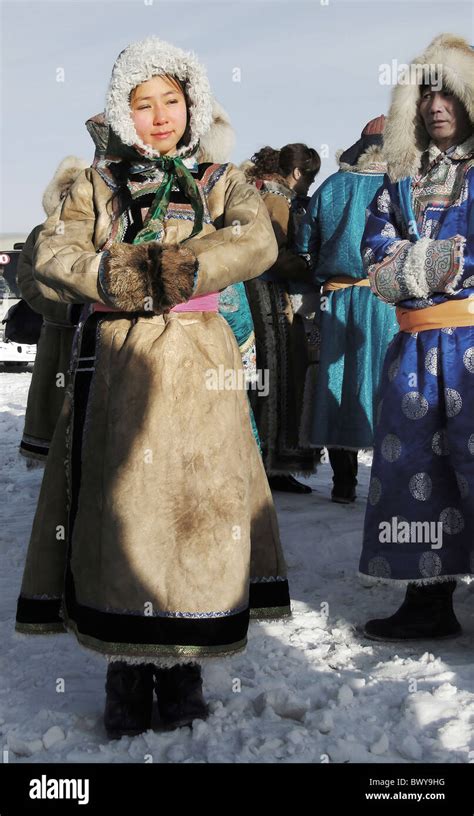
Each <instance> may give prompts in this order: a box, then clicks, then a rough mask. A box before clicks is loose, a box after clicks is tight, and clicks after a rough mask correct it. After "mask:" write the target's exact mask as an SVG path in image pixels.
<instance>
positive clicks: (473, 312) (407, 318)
mask: <svg viewBox="0 0 474 816" xmlns="http://www.w3.org/2000/svg"><path fill="white" fill-rule="evenodd" d="M396 311H397V320H398V324H399V326H400V331H405V332H418V331H429V329H447V328H449V327H453V328H455V327H456V326H474V301H473V300H472V298H464V299H463V300H446V301H445V302H444V303H439V304H438V305H437V306H427V307H426V309H402V308H400V307H399V306H397V310H396Z"/></svg>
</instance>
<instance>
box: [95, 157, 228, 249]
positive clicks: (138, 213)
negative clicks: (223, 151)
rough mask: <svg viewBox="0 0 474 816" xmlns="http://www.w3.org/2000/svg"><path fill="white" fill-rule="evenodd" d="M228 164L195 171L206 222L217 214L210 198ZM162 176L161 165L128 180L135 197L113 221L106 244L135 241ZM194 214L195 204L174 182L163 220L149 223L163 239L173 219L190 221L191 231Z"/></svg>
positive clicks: (208, 165) (204, 167) (201, 165)
mask: <svg viewBox="0 0 474 816" xmlns="http://www.w3.org/2000/svg"><path fill="white" fill-rule="evenodd" d="M227 167H228V165H227V164H200V165H198V166H197V167H196V170H195V171H193V176H194V178H195V180H196V183H197V186H198V190H199V194H200V196H201V200H202V203H203V224H211V223H212V221H213V219H215V217H216V216H215V214H214V216H212V214H211V212H210V210H209V203H208V198H209V195H210V193H211V192H212V190H213V188H214V187H215V185H216V184H217V182H218V181H219V179H221V178H222V176H223V174H224V173H225V172H226V170H227ZM162 180H163V173H162V171H160V170H159V169H157V170H156V171H155V173H153V175H150V174H148V175H147V177H146V178H145V177H142V176H140V175H137V174H135V176H134V177H133V178H132V179H130V180H129V183H128V187H129V190H130V194H131V199H132V201H131V204H130V206H129V208H128V209H127V210H125V211H124V212H123V213H122V214H121V215H120V216H119V218H118V219H116V221H115V222H114V224H113V225H112V230H111V233H110V236H109V238H108V241H107V244H106V246H110V244H112V243H116V242H117V241H120V242H124V243H132V242H133V240H134V238H135V236H136V235H137V233H138V232H139V231H140V230H141V229H142V227H143V224H144V221H145V218H146V216H147V214H148V211H149V209H150V207H151V206H152V204H153V201H154V198H155V194H156V191H157V189H158V187H159V186H160V184H161V182H162ZM219 215H220V213H219ZM194 217H195V216H194V210H193V207H192V205H191V204H190V202H189V201H188V200H187V198H186V197H185V195H184V194H183V192H182V191H181V190H180V188H179V187H178V185H177V184H174V185H173V187H172V190H171V196H170V202H169V205H168V208H167V210H166V214H165V217H164V219H163V221H160V222H153V224H152V222H149V225H148V226H149V227H150V226H152V227H153V229H154V230H155V232H156V238H155V240H156V241H160V240H162V238H163V236H164V234H165V232H166V226H167V224H168V223H169V222H171V221H174V220H178V221H188V222H190V230H189V231H190V232H191V230H192V224H193V223H194Z"/></svg>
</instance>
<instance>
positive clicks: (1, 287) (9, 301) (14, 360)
mask: <svg viewBox="0 0 474 816" xmlns="http://www.w3.org/2000/svg"><path fill="white" fill-rule="evenodd" d="M15 246H16V247H18V244H15ZM20 252H21V245H20V248H16V249H0V365H3V367H4V368H13V367H15V368H16V367H21V368H24V367H26V366H27V365H28V363H34V361H35V357H36V345H27V344H25V343H22V344H20V343H14V342H12V341H11V340H7V339H6V338H5V324H4V323H3V324H2V320H3V319H4V317H5V316H6V314H7V312H8V311H9V309H11V307H12V306H14V305H15V304H16V303H18V302H19V300H20V299H21V294H20V290H19V288H18V284H17V279H16V272H17V265H18V257H19V255H20Z"/></svg>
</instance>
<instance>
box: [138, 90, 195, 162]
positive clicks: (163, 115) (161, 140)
mask: <svg viewBox="0 0 474 816" xmlns="http://www.w3.org/2000/svg"><path fill="white" fill-rule="evenodd" d="M130 110H131V116H132V119H133V122H134V125H135V130H136V131H137V134H138V136H140V138H141V139H142V141H143V142H144V143H145V144H147V145H150V146H151V147H153V148H154V150H157V151H158V152H159V153H160V154H161V155H162V156H169V155H171V154H173V153H175V152H176V146H177V144H178V142H179V140H180V139H181V137H182V136H183V134H184V131H185V130H186V124H187V110H186V99H185V96H184V94H183V92H182V91H181V90H180V89H179V88H178V87H177V85H175V84H174V82H171V81H170V80H169V79H167V77H163V76H155V77H152V78H151V79H148V80H147V81H146V82H142V83H141V85H137V87H136V88H134V90H133V91H132V97H131V101H130Z"/></svg>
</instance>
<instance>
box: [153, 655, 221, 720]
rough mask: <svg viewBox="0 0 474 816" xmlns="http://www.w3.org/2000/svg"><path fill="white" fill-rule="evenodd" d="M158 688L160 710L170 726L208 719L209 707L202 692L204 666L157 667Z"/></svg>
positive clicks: (193, 664)
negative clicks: (202, 667)
mask: <svg viewBox="0 0 474 816" xmlns="http://www.w3.org/2000/svg"><path fill="white" fill-rule="evenodd" d="M155 691H156V696H157V700H158V711H159V714H160V719H161V722H162V724H163V726H164V727H165V728H166V729H169V730H171V729H173V728H181V726H183V725H192V722H193V720H205V719H207V717H208V715H209V709H208V706H207V704H206V703H205V701H204V697H203V694H202V677H201V667H200V666H198V664H197V663H185V664H182V665H181V664H180V665H177V666H173V667H172V668H171V669H159V668H156V667H155Z"/></svg>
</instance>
